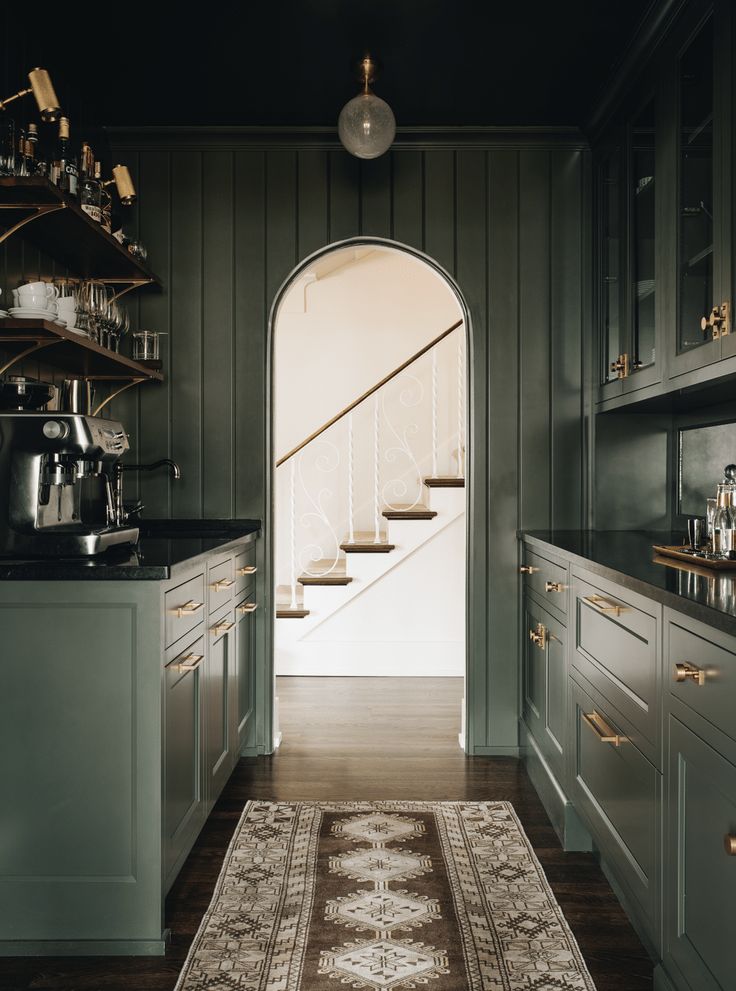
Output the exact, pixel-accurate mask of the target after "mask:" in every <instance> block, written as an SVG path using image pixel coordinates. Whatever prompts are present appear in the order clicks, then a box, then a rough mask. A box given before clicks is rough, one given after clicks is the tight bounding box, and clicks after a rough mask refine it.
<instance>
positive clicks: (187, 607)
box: [165, 575, 205, 647]
mask: <svg viewBox="0 0 736 991" xmlns="http://www.w3.org/2000/svg"><path fill="white" fill-rule="evenodd" d="M165 610H166V621H165V629H166V646H167V647H170V646H171V644H172V643H176V641H177V640H179V639H180V638H181V637H183V636H185V635H186V634H187V633H188V632H189V631H190V630H193V629H194V627H195V626H197V624H198V623H201V622H202V620H203V619H204V610H205V598H204V575H197V576H196V578H190V579H189V581H187V582H184V583H183V584H182V585H177V587H176V588H172V589H169V591H168V592H166V595H165Z"/></svg>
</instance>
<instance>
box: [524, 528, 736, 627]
mask: <svg viewBox="0 0 736 991" xmlns="http://www.w3.org/2000/svg"><path fill="white" fill-rule="evenodd" d="M626 532H631V531H626ZM637 532H642V533H643V532H645V531H637ZM518 537H519V539H520V540H523V541H525V542H527V543H529V544H532V545H533V546H535V547H542V548H544V547H546V548H550V549H551V550H552V551H554V552H555V553H556V554H557V555H558V556H559V557H561V558H563V559H564V560H566V561H570V562H571V563H574V564H580V565H583V566H584V567H585V568H586V569H587V570H588V571H590V572H592V573H593V574H596V575H600V576H601V577H603V578H611V579H612V580H614V581H616V582H618V583H619V584H620V585H622V586H623V587H624V588H627V589H630V591H632V592H638V593H639V594H640V595H643V596H645V597H646V598H648V599H652V600H654V601H655V602H658V603H659V604H660V605H663V606H666V607H667V608H669V609H673V610H674V611H675V612H679V613H683V614H684V615H686V616H689V617H690V618H691V619H696V620H699V621H700V622H701V623H705V624H706V625H707V626H712V627H713V628H715V629H717V630H720V631H721V632H722V633H727V634H730V635H731V636H736V617H735V616H730V615H729V614H728V613H725V612H721V611H720V610H719V609H713V608H712V607H711V606H707V605H704V604H702V603H700V602H693V600H692V599H688V598H685V597H684V596H681V595H678V594H677V593H676V592H670V591H668V590H667V589H662V588H657V586H656V585H651V584H650V583H649V582H647V581H644V580H643V579H641V578H635V577H634V576H633V575H629V574H627V573H626V572H625V571H620V570H618V569H617V568H612V567H610V566H609V565H606V564H601V563H600V562H598V561H594V560H592V559H591V558H588V557H583V556H582V555H580V554H576V553H574V551H570V550H567V548H564V547H560V546H558V545H557V544H555V543H553V542H552V541H549V540H545V539H544V538H542V537H538V536H535V535H534V532H533V531H528V530H519V531H518Z"/></svg>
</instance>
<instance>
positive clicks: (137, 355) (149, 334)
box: [133, 330, 166, 361]
mask: <svg viewBox="0 0 736 991" xmlns="http://www.w3.org/2000/svg"><path fill="white" fill-rule="evenodd" d="M165 336H166V335H165V334H162V333H160V332H159V331H157V330H139V331H136V333H135V334H133V359H134V360H135V361H158V360H159V358H160V356H161V348H160V339H161V338H162V337H165Z"/></svg>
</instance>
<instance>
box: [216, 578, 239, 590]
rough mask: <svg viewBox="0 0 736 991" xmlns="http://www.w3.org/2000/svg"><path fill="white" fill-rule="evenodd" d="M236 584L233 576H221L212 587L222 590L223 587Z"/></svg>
mask: <svg viewBox="0 0 736 991" xmlns="http://www.w3.org/2000/svg"><path fill="white" fill-rule="evenodd" d="M234 584H235V582H234V580H233V579H232V578H219V579H218V580H217V581H216V582H213V583H212V588H214V590H215V591H216V592H221V591H222V590H223V588H230V586H231V585H234Z"/></svg>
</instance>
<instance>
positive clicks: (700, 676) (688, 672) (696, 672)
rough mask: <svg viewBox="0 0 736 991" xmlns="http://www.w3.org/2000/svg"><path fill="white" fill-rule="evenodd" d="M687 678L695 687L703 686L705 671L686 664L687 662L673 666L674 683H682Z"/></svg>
mask: <svg viewBox="0 0 736 991" xmlns="http://www.w3.org/2000/svg"><path fill="white" fill-rule="evenodd" d="M688 678H692V680H693V681H694V682H695V684H696V685H704V684H705V671H704V670H703V668H699V667H696V666H695V665H694V664H688V662H687V661H682V662H680V663H679V664H675V681H679V682H683V681H687V679H688Z"/></svg>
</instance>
